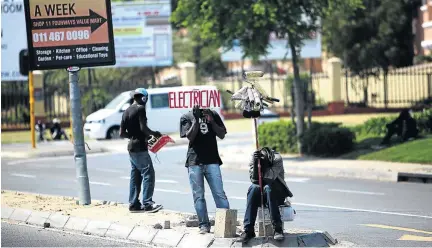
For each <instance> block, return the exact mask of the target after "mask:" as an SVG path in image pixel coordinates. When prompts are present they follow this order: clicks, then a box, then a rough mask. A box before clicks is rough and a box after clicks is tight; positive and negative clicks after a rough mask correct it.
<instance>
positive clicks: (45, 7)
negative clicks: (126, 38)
mask: <svg viewBox="0 0 432 248" xmlns="http://www.w3.org/2000/svg"><path fill="white" fill-rule="evenodd" d="M110 3H111V1H110V0H91V1H88V0H73V1H71V0H24V5H25V14H26V24H27V43H28V48H29V60H30V69H31V70H48V69H60V68H67V67H69V66H79V67H93V66H103V65H114V64H115V51H114V43H113V40H114V38H113V31H112V21H111V6H110Z"/></svg>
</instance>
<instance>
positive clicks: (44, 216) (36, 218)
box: [27, 211, 51, 226]
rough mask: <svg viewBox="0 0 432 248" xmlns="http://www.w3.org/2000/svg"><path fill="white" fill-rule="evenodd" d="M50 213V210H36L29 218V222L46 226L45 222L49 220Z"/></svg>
mask: <svg viewBox="0 0 432 248" xmlns="http://www.w3.org/2000/svg"><path fill="white" fill-rule="evenodd" d="M50 215H51V213H50V212H39V211H34V212H32V213H31V215H30V217H29V218H28V220H27V223H29V224H32V225H37V226H44V223H45V222H47V220H48V217H49V216H50Z"/></svg>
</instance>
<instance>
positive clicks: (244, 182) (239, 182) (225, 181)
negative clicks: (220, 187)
mask: <svg viewBox="0 0 432 248" xmlns="http://www.w3.org/2000/svg"><path fill="white" fill-rule="evenodd" d="M223 182H224V183H236V184H247V185H250V184H251V182H247V181H237V180H223Z"/></svg>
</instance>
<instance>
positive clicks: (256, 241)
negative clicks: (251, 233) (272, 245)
mask: <svg viewBox="0 0 432 248" xmlns="http://www.w3.org/2000/svg"><path fill="white" fill-rule="evenodd" d="M264 243H265V239H264V238H253V239H251V240H249V242H247V243H246V244H243V243H241V242H234V243H233V244H232V246H231V247H232V248H237V247H253V248H258V247H262V246H263V244H264Z"/></svg>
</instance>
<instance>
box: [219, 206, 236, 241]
mask: <svg viewBox="0 0 432 248" xmlns="http://www.w3.org/2000/svg"><path fill="white" fill-rule="evenodd" d="M236 225H237V210H236V209H222V208H218V209H216V217H215V229H214V230H215V231H214V235H215V238H234V237H235V235H236Z"/></svg>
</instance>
